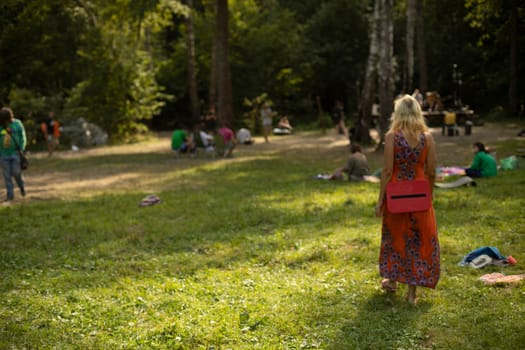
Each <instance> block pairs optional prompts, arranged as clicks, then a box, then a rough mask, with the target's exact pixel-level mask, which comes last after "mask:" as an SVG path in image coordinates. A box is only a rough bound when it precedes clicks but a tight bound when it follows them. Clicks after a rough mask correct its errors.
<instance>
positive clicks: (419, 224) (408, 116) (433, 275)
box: [376, 95, 440, 304]
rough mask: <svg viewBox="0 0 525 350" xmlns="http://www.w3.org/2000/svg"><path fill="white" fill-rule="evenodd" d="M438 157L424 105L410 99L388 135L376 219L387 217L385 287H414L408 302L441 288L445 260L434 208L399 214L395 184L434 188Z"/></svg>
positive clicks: (398, 109) (399, 107) (399, 104)
mask: <svg viewBox="0 0 525 350" xmlns="http://www.w3.org/2000/svg"><path fill="white" fill-rule="evenodd" d="M435 168H436V156H435V146H434V139H433V138H432V135H431V134H430V132H429V130H428V128H427V126H426V124H425V120H424V119H423V116H422V114H421V107H420V106H419V103H418V102H417V101H416V100H415V99H414V98H413V97H411V96H409V95H405V96H403V97H401V98H400V99H398V100H397V101H396V103H395V108H394V114H393V115H392V120H391V126H390V130H389V131H388V132H387V134H386V135H385V153H384V165H383V171H382V175H381V189H380V192H379V200H378V203H377V206H376V216H377V217H381V216H382V218H383V223H382V235H381V251H380V257H379V272H380V275H381V276H382V277H384V279H383V280H382V282H381V286H382V287H383V289H384V290H386V291H387V292H395V291H396V289H397V283H398V282H399V283H403V284H407V285H408V293H407V295H406V300H407V302H409V303H410V304H416V303H417V294H416V287H417V286H423V287H428V288H435V287H436V284H437V282H438V280H439V273H440V256H439V242H438V234H437V226H436V218H435V215H434V208H433V207H432V205H430V208H429V209H427V210H424V211H414V212H402V213H393V212H392V211H391V210H389V207H388V205H387V203H386V188H387V184H388V183H390V182H399V181H414V180H427V181H428V182H429V187H430V191H432V188H433V187H434V181H435V175H436V174H435Z"/></svg>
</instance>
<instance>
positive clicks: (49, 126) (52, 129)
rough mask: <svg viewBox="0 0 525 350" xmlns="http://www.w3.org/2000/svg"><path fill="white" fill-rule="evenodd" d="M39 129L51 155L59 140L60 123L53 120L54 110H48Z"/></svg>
mask: <svg viewBox="0 0 525 350" xmlns="http://www.w3.org/2000/svg"><path fill="white" fill-rule="evenodd" d="M40 129H41V130H42V134H43V135H44V139H45V140H46V142H47V151H48V152H49V156H52V155H53V152H54V151H55V149H56V147H57V146H58V144H59V140H60V124H59V123H58V121H56V120H55V112H53V111H50V112H49V114H48V116H47V118H46V120H45V121H44V122H42V124H41V125H40Z"/></svg>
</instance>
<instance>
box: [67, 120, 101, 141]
mask: <svg viewBox="0 0 525 350" xmlns="http://www.w3.org/2000/svg"><path fill="white" fill-rule="evenodd" d="M61 141H62V142H69V143H71V144H73V145H75V146H76V147H78V146H80V147H91V146H100V145H105V144H106V143H107V142H108V134H107V132H105V131H104V130H103V129H102V128H100V127H99V126H97V125H95V124H93V123H88V122H87V121H86V120H85V119H84V118H78V119H77V120H75V121H72V122H69V123H65V125H64V126H62V132H61Z"/></svg>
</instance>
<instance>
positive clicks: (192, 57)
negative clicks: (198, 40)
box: [186, 0, 200, 122]
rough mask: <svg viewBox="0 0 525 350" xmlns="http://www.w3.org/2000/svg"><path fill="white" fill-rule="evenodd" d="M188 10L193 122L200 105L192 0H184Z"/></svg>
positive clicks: (187, 40)
mask: <svg viewBox="0 0 525 350" xmlns="http://www.w3.org/2000/svg"><path fill="white" fill-rule="evenodd" d="M186 1H187V2H186V4H187V5H188V8H189V11H188V16H187V17H186V48H187V59H188V91H189V95H190V104H191V117H192V119H193V121H194V122H196V121H198V120H199V117H200V106H199V93H198V90H197V67H196V66H197V65H196V60H195V35H194V32H193V0H186Z"/></svg>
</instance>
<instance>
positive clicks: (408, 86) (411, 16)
mask: <svg viewBox="0 0 525 350" xmlns="http://www.w3.org/2000/svg"><path fill="white" fill-rule="evenodd" d="M415 29H416V0H407V28H406V31H407V33H406V63H405V64H406V81H405V83H404V84H403V85H404V90H405V92H406V93H411V92H412V90H413V89H414V86H413V84H414V34H415Z"/></svg>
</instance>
